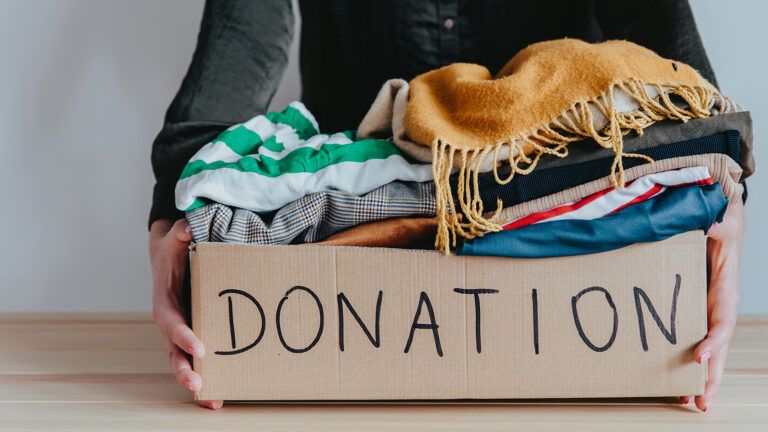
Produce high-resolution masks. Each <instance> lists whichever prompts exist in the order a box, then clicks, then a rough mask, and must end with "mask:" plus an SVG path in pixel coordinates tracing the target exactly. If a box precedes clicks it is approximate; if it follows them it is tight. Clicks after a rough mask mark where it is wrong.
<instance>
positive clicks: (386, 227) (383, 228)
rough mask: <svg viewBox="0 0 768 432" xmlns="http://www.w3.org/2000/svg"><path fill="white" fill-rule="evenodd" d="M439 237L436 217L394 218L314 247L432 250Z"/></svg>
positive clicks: (341, 235) (346, 232)
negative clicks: (436, 238)
mask: <svg viewBox="0 0 768 432" xmlns="http://www.w3.org/2000/svg"><path fill="white" fill-rule="evenodd" d="M436 234H437V220H436V219H435V218H433V217H414V218H393V219H384V220H380V221H375V222H368V223H364V224H362V225H357V226H355V227H352V228H349V229H347V230H344V231H342V232H339V233H336V234H334V235H332V236H330V237H328V238H326V239H325V240H323V241H320V242H317V243H313V244H316V245H322V246H364V247H386V248H400V249H432V248H433V247H434V244H435V235H436Z"/></svg>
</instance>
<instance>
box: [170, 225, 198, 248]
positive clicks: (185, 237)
mask: <svg viewBox="0 0 768 432" xmlns="http://www.w3.org/2000/svg"><path fill="white" fill-rule="evenodd" d="M168 236H169V238H172V239H174V240H177V241H178V242H179V243H180V244H181V245H183V246H184V247H186V245H187V244H188V243H189V242H191V241H192V229H191V228H190V226H189V222H187V220H186V219H184V218H182V219H179V220H177V221H176V223H174V224H173V226H172V227H171V230H170V231H168Z"/></svg>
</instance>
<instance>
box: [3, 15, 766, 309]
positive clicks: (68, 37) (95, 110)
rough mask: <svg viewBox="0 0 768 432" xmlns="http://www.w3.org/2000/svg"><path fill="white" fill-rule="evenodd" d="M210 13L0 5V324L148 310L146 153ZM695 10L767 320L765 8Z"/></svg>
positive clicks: (752, 301)
mask: <svg viewBox="0 0 768 432" xmlns="http://www.w3.org/2000/svg"><path fill="white" fill-rule="evenodd" d="M202 5H203V2H202V0H130V1H125V0H0V54H1V55H2V63H1V64H0V162H2V163H1V164H0V198H2V200H3V203H2V206H1V207H0V209H1V210H2V211H0V226H2V228H3V230H2V239H3V244H2V245H0V247H1V249H0V281H2V282H1V285H0V289H1V290H2V291H3V292H2V294H3V295H2V301H1V302H0V312H6V311H16V312H20V311H148V310H149V309H150V307H151V301H150V290H151V288H150V273H149V264H148V258H147V251H146V249H147V246H146V243H147V229H146V219H147V212H148V209H149V202H150V199H151V188H152V184H153V179H152V172H151V169H150V163H149V153H150V145H151V143H152V140H153V138H154V136H155V134H156V133H157V132H158V130H159V128H160V126H161V123H162V118H163V114H164V112H165V109H166V107H167V106H168V104H169V103H170V101H171V98H172V97H173V94H174V93H175V91H176V90H177V88H178V86H179V83H180V82H181V78H182V77H183V75H184V72H185V70H186V67H187V65H188V63H189V60H190V58H191V56H192V51H193V49H194V44H195V39H196V35H197V30H198V25H199V20H200V14H201V11H202ZM692 5H693V8H694V11H695V14H696V18H697V20H698V24H699V29H700V31H701V33H702V34H703V38H704V43H705V46H706V47H707V49H708V52H709V55H710V59H711V61H712V63H713V65H714V68H715V71H716V73H717V76H718V79H719V82H720V86H721V87H722V90H723V91H724V93H726V94H728V95H731V96H734V97H735V98H736V100H737V101H739V103H741V104H742V105H744V106H746V107H748V108H750V109H751V111H752V114H753V117H754V119H755V129H756V130H757V133H756V134H755V135H756V138H757V140H756V145H757V147H758V149H757V152H756V153H757V158H758V173H757V174H756V175H755V176H754V177H753V178H752V179H751V181H750V198H749V202H748V205H747V218H748V220H747V224H748V229H747V242H746V251H745V257H744V263H743V269H742V303H741V312H742V313H768V290H767V289H766V288H765V283H764V279H763V278H764V276H763V274H762V271H763V270H764V269H765V267H766V265H768V259H766V252H765V248H766V245H768V224H765V223H762V220H763V218H764V216H765V215H766V214H768V180H767V179H768V177H766V175H765V172H764V170H766V169H768V167H766V164H768V159H766V157H764V152H762V151H761V150H762V149H761V148H760V147H761V144H762V143H761V137H762V133H761V132H762V131H763V130H764V128H765V127H768V122H767V121H766V114H768V102H766V101H768V92H767V91H766V85H765V77H764V75H765V71H766V69H768V60H767V59H766V55H765V48H764V46H763V41H765V40H768V30H766V26H765V23H764V17H765V16H766V15H767V14H768V2H763V1H761V0H751V1H746V0H741V1H737V2H736V1H735V2H728V3H723V2H715V1H705V0H692ZM298 77H299V75H298V70H297V50H296V44H295V43H294V47H293V52H292V56H291V64H290V66H289V70H288V72H287V73H286V76H285V78H284V80H283V83H282V85H281V87H280V90H279V91H278V93H277V95H276V97H275V99H274V101H273V107H277V108H281V107H282V106H284V105H285V104H286V103H287V102H289V101H290V100H293V99H296V98H298V96H299V94H300V87H299V79H298ZM761 216H763V217H761Z"/></svg>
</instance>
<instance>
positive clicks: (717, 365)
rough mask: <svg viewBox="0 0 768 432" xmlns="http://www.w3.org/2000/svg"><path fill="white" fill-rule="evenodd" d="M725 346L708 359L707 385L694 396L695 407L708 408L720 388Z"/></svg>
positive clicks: (725, 351) (725, 353)
mask: <svg viewBox="0 0 768 432" xmlns="http://www.w3.org/2000/svg"><path fill="white" fill-rule="evenodd" d="M727 352H728V351H727V347H726V348H725V349H723V350H722V351H721V352H719V353H717V354H716V355H714V356H713V357H712V358H711V359H710V360H709V366H708V370H707V376H708V378H707V386H706V387H705V389H704V394H703V395H700V396H696V399H695V403H696V407H697V408H698V409H699V410H701V411H704V412H706V411H707V410H708V409H709V405H710V404H711V403H712V400H713V399H714V398H715V395H716V394H717V391H718V390H719V389H720V382H721V381H722V379H723V369H725V357H726V355H727Z"/></svg>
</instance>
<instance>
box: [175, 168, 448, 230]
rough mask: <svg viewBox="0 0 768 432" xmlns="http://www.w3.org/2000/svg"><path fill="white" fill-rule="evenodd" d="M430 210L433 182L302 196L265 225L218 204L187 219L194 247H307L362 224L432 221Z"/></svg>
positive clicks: (258, 218)
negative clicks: (413, 219)
mask: <svg viewBox="0 0 768 432" xmlns="http://www.w3.org/2000/svg"><path fill="white" fill-rule="evenodd" d="M436 207H437V205H436V201H435V185H434V183H433V182H423V183H419V182H392V183H389V184H386V185H384V186H382V187H379V188H378V189H375V190H373V191H371V192H369V193H368V194H366V195H363V196H357V195H353V194H350V193H346V192H341V191H334V190H329V191H323V192H318V193H314V194H311V195H307V196H305V197H304V198H301V199H299V200H296V201H294V202H292V203H290V204H288V205H286V206H285V207H283V208H281V209H280V210H278V211H277V212H276V213H275V214H274V217H272V219H271V221H268V220H265V218H263V217H262V216H261V215H259V214H257V213H255V212H252V211H250V210H243V209H238V208H231V207H228V206H226V205H223V204H218V203H214V204H209V205H206V206H205V207H200V208H197V209H194V210H191V211H189V212H187V220H188V221H189V225H190V227H191V228H192V236H193V239H194V241H195V242H198V243H199V242H227V243H254V244H265V245H266V244H292V243H313V242H317V241H320V240H322V239H324V238H326V237H328V236H330V235H332V234H335V233H337V232H339V231H343V230H345V229H347V228H350V227H353V226H356V225H359V224H362V223H365V222H371V221H376V220H381V219H388V218H394V217H410V216H422V217H424V216H434V215H435V211H436Z"/></svg>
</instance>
